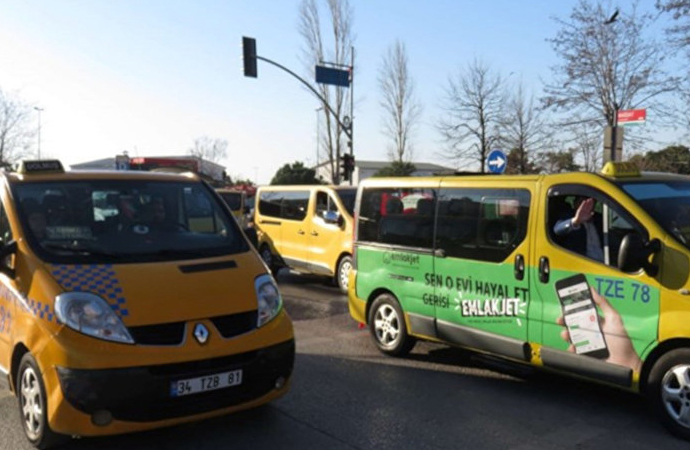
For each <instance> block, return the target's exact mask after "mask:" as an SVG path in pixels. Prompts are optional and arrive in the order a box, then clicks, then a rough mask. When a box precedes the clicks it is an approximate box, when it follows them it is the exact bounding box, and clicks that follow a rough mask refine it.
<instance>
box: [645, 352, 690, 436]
mask: <svg viewBox="0 0 690 450" xmlns="http://www.w3.org/2000/svg"><path fill="white" fill-rule="evenodd" d="M646 394H647V397H648V399H649V402H650V404H651V406H652V409H653V411H654V413H655V414H657V415H658V417H659V418H660V420H661V422H662V423H663V424H664V426H666V428H668V430H669V431H670V432H671V433H673V434H674V435H676V436H678V437H680V438H683V439H687V440H690V349H689V348H679V349H676V350H671V351H670V352H668V353H666V354H665V355H663V356H662V357H661V358H659V360H658V361H657V362H656V363H655V364H654V367H653V368H652V371H651V372H650V374H649V379H648V383H647V392H646Z"/></svg>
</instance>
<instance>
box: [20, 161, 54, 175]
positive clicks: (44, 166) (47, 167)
mask: <svg viewBox="0 0 690 450" xmlns="http://www.w3.org/2000/svg"><path fill="white" fill-rule="evenodd" d="M64 171H65V169H64V167H62V163H61V162H60V161H59V160H57V159H39V160H30V161H21V162H20V163H19V166H18V167H17V173H23V174H27V173H50V172H64Z"/></svg>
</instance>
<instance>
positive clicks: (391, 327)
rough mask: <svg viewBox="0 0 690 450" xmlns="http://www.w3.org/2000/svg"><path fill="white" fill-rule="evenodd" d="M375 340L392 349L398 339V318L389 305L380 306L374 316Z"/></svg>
mask: <svg viewBox="0 0 690 450" xmlns="http://www.w3.org/2000/svg"><path fill="white" fill-rule="evenodd" d="M374 331H375V332H376V339H377V340H378V341H379V342H380V343H381V344H382V345H384V346H386V347H393V346H395V344H396V343H397V341H398V339H399V338H400V318H399V317H398V313H397V312H396V311H395V309H394V308H393V307H392V306H391V305H381V307H380V308H379V309H377V310H376V315H375V316H374Z"/></svg>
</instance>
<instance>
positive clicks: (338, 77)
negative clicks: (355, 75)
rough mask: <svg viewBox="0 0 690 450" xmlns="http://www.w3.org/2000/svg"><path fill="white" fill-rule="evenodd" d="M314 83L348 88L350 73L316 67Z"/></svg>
mask: <svg viewBox="0 0 690 450" xmlns="http://www.w3.org/2000/svg"><path fill="white" fill-rule="evenodd" d="M316 82H317V83H323V84H333V85H336V86H342V87H350V71H349V70H341V69H334V68H332V67H326V66H316Z"/></svg>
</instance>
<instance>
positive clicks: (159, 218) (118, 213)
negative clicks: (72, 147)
mask: <svg viewBox="0 0 690 450" xmlns="http://www.w3.org/2000/svg"><path fill="white" fill-rule="evenodd" d="M13 193H14V196H15V198H16V199H17V200H18V211H19V217H20V221H21V223H22V227H23V228H24V232H25V236H26V237H27V240H28V242H29V244H30V245H31V247H32V248H33V249H34V251H35V252H36V253H37V254H38V255H39V256H40V257H41V258H43V259H44V260H45V261H47V262H59V263H77V262H78V263H84V262H123V263H126V262H143V261H164V260H175V259H189V258H203V257H208V256H219V255H224V254H229V253H237V252H241V251H246V250H247V249H248V247H247V244H246V242H245V240H244V239H243V238H242V236H241V233H240V232H239V231H238V229H237V226H236V224H235V221H234V220H232V219H231V218H230V217H228V216H227V214H226V213H224V209H223V208H222V207H220V206H221V205H219V204H218V203H217V202H216V200H215V197H214V196H213V195H212V194H211V192H210V191H209V190H208V188H206V187H205V186H204V185H203V184H202V183H198V182H175V181H173V182H171V181H155V180H154V181H151V180H141V181H140V180H87V181H56V182H41V183H38V182H36V183H16V184H15V185H14V186H13Z"/></svg>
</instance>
